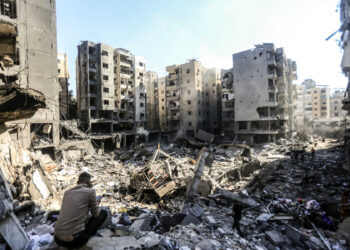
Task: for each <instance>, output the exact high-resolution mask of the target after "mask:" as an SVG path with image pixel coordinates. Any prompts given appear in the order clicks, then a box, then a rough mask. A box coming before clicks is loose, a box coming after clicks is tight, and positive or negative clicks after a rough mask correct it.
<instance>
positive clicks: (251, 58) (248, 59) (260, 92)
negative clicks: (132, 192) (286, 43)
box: [233, 43, 296, 143]
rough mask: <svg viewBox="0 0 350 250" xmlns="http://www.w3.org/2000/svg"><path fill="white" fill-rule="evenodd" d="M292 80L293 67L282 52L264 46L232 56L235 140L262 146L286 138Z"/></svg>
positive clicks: (293, 63)
mask: <svg viewBox="0 0 350 250" xmlns="http://www.w3.org/2000/svg"><path fill="white" fill-rule="evenodd" d="M295 79H296V63H295V62H294V61H291V60H288V59H287V57H286V55H285V53H284V50H283V48H278V49H276V48H275V46H274V45H273V44H269V43H264V44H262V45H257V46H256V47H255V48H254V49H252V50H247V51H243V52H240V53H236V54H233V86H234V93H235V102H234V103H235V104H234V119H235V122H234V123H235V127H234V132H235V134H236V139H238V140H239V141H247V142H251V143H261V142H273V141H276V140H277V139H279V138H282V137H286V136H287V133H288V131H289V130H291V129H292V124H289V120H290V119H291V117H293V112H294V111H293V107H294V106H293V97H291V95H292V93H293V92H292V81H293V80H295Z"/></svg>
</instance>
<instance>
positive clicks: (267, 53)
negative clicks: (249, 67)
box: [259, 51, 274, 61]
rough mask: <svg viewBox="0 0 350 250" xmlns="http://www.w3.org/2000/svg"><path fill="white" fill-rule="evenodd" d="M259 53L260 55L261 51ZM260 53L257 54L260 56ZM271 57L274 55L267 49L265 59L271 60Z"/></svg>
mask: <svg viewBox="0 0 350 250" xmlns="http://www.w3.org/2000/svg"><path fill="white" fill-rule="evenodd" d="M260 54H261V55H262V53H260ZM260 54H259V56H261V55H260ZM273 57H274V53H273V52H272V51H267V52H266V59H267V60H268V61H270V60H272V59H273Z"/></svg>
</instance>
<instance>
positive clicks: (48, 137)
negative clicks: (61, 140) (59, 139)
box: [30, 123, 53, 146]
mask: <svg viewBox="0 0 350 250" xmlns="http://www.w3.org/2000/svg"><path fill="white" fill-rule="evenodd" d="M30 134H31V143H32V144H33V146H39V145H43V144H51V143H52V141H53V134H52V124H50V123H32V124H30Z"/></svg>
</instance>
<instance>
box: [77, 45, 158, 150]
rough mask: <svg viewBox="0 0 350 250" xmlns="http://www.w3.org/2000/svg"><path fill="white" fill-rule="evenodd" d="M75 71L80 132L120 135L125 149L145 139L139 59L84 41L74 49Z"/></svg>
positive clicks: (143, 84) (143, 76) (143, 78)
mask: <svg viewBox="0 0 350 250" xmlns="http://www.w3.org/2000/svg"><path fill="white" fill-rule="evenodd" d="M76 70H77V71H76V72H77V74H76V75H77V102H78V115H79V117H78V118H79V121H80V125H81V128H82V129H83V131H84V132H86V133H88V134H92V135H95V136H98V135H102V136H109V135H112V134H117V136H118V133H121V134H120V135H121V138H119V140H120V141H122V142H121V143H122V145H128V146H130V144H131V143H134V142H135V140H136V139H137V138H138V137H140V138H141V139H142V140H143V141H145V140H147V139H148V138H147V135H148V134H146V133H144V130H145V129H146V87H147V86H146V84H147V81H148V80H147V79H146V62H145V60H144V59H143V58H142V57H140V56H137V55H132V54H131V53H130V52H129V51H128V50H125V49H122V48H118V49H115V48H113V47H112V46H109V45H106V44H103V43H93V42H90V41H84V42H82V43H81V44H80V45H79V46H78V57H77V65H76ZM151 76H152V75H151ZM155 79H157V76H155ZM151 81H152V82H153V83H154V79H152V80H151ZM150 91H151V90H150ZM152 91H153V89H152ZM152 105H155V103H152ZM152 108H153V107H152ZM153 112H154V111H153ZM152 119H153V117H152ZM151 126H153V128H154V125H151ZM136 133H138V135H136ZM135 138H136V139H135Z"/></svg>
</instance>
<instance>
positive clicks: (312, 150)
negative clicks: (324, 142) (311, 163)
mask: <svg viewBox="0 0 350 250" xmlns="http://www.w3.org/2000/svg"><path fill="white" fill-rule="evenodd" d="M311 159H312V160H313V159H315V148H312V149H311Z"/></svg>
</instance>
